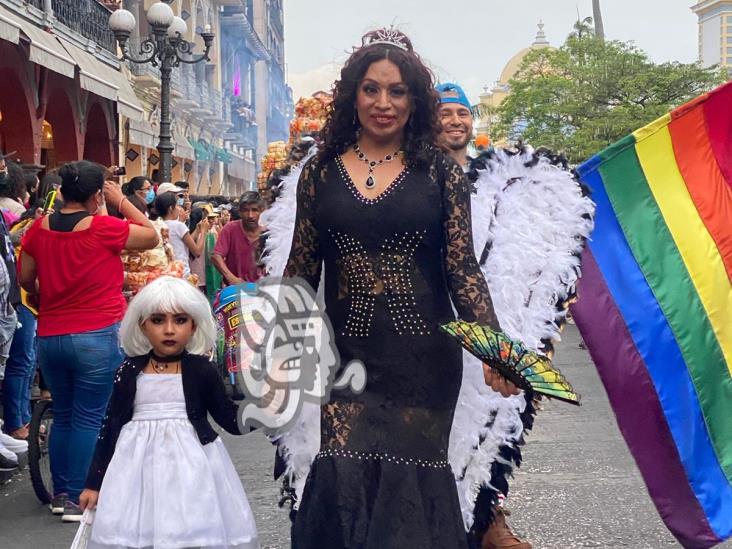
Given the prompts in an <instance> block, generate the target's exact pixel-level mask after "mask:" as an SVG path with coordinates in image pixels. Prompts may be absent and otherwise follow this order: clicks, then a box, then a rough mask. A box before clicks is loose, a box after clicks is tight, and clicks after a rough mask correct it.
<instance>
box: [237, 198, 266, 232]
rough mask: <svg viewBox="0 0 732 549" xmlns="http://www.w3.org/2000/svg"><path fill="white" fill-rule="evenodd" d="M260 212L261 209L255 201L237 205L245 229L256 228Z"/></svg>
mask: <svg viewBox="0 0 732 549" xmlns="http://www.w3.org/2000/svg"><path fill="white" fill-rule="evenodd" d="M261 213H262V210H261V208H260V207H259V204H256V203H249V204H248V203H244V204H242V205H241V206H240V207H239V216H240V217H241V221H242V223H244V226H245V227H246V228H247V229H256V228H257V227H258V226H259V215H260V214H261Z"/></svg>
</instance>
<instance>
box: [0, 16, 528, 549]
mask: <svg viewBox="0 0 732 549" xmlns="http://www.w3.org/2000/svg"><path fill="white" fill-rule="evenodd" d="M453 91H455V90H453V89H440V88H438V89H437V90H436V89H435V85H434V80H433V77H432V75H431V73H430V71H429V70H428V69H427V68H426V67H425V65H424V64H423V63H422V61H421V60H420V58H419V56H418V55H417V54H416V53H415V52H414V50H413V49H412V45H411V42H410V41H409V39H408V38H407V37H406V36H405V35H403V34H401V33H398V32H396V31H389V32H385V31H383V30H382V31H376V32H373V33H369V34H367V35H366V36H365V37H364V39H363V44H362V47H361V48H359V49H357V50H356V51H355V52H354V54H353V55H352V56H351V58H350V59H349V61H348V62H347V63H346V65H345V67H344V69H343V73H342V75H341V79H340V80H339V81H338V82H337V83H336V84H335V88H334V97H333V105H332V108H331V110H330V112H329V114H328V118H327V121H326V124H325V127H324V128H323V130H322V136H321V142H320V147H319V150H318V153H317V154H316V155H315V156H314V157H313V158H311V159H310V160H309V161H308V162H307V163H306V165H305V166H304V168H303V171H302V175H301V176H300V181H299V185H298V189H297V213H296V217H295V219H294V236H293V240H292V247H291V250H290V252H289V260H288V261H287V266H286V268H285V272H284V273H279V272H278V273H267V274H272V275H278V276H279V275H283V274H284V275H285V276H291V277H299V278H300V279H303V280H305V281H307V282H308V283H309V284H310V285H311V286H312V287H313V288H314V289H316V290H317V289H318V287H319V286H320V284H321V274H324V277H323V279H324V300H325V303H326V308H327V310H328V313H329V316H330V320H331V322H332V324H333V328H334V333H335V343H336V346H337V348H338V352H339V353H340V356H341V360H342V361H343V363H344V364H345V363H347V362H349V361H351V360H358V361H361V362H363V363H364V364H366V365H367V371H368V376H369V378H368V384H367V386H366V389H365V390H364V391H363V393H361V394H359V395H354V394H351V393H349V392H346V391H334V392H333V394H332V395H331V399H330V401H329V402H327V403H324V406H323V410H322V446H321V449H320V452H319V453H318V455H317V456H316V457H315V460H314V461H313V463H312V465H311V468H310V472H309V475H308V477H307V482H306V484H305V488H304V493H303V495H302V498H301V500H300V501H299V502H298V506H297V512H296V513H295V514H293V517H294V522H293V529H292V546H293V547H296V548H307V547H314V548H334V549H335V548H340V547H359V548H360V547H369V548H376V547H378V548H389V547H416V546H420V547H440V548H467V547H468V546H471V547H474V546H476V543H477V546H481V545H482V546H483V547H485V548H487V549H505V548H508V547H514V548H516V549H528V548H530V545H529V544H528V543H525V542H523V541H521V540H519V539H518V538H516V537H515V536H514V535H513V534H512V533H511V532H510V530H509V529H508V527H507V526H506V525H505V520H504V519H503V513H502V512H500V511H499V510H497V509H498V508H497V506H496V504H497V503H498V502H497V496H496V492H497V490H492V489H491V491H490V493H491V495H490V496H489V497H488V498H487V499H486V504H485V505H484V506H483V508H476V510H475V514H476V521H477V520H478V515H480V517H481V519H482V520H483V522H482V524H483V529H481V530H480V531H479V532H478V533H477V534H474V535H473V537H472V538H471V537H470V536H469V535H466V530H465V525H464V522H463V517H462V516H461V508H460V502H459V501H458V494H457V491H456V487H455V478H454V475H453V472H452V471H451V468H450V465H449V463H448V442H449V440H448V439H449V435H450V428H451V424H452V420H453V415H454V412H455V407H456V404H457V399H458V393H459V391H460V383H461V371H462V368H463V359H462V352H461V348H460V346H459V344H458V343H457V342H456V341H454V340H452V339H450V338H449V337H448V336H447V335H446V334H444V333H443V332H441V331H440V330H439V326H440V325H441V324H442V323H443V322H446V321H448V320H450V319H454V318H455V312H454V309H453V306H454V307H455V309H456V310H457V314H458V315H459V316H460V318H462V319H464V320H468V321H475V322H479V323H481V324H483V325H485V326H489V327H491V328H493V329H495V330H500V329H501V327H500V324H499V320H498V318H497V316H496V313H495V311H494V307H493V303H492V300H491V295H490V292H489V290H488V286H487V284H486V281H485V278H484V275H483V273H482V272H481V268H480V266H479V263H478V261H477V259H476V257H475V253H474V250H473V240H472V235H471V223H470V185H469V183H468V180H467V178H466V176H465V174H464V170H467V169H468V168H467V166H468V164H469V159H468V158H467V143H468V142H469V141H470V138H471V135H472V122H471V124H470V125H468V123H467V122H466V121H465V120H463V119H467V118H469V117H470V112H469V107H470V104H469V103H468V102H467V99H466V98H465V97H464V94H463V93H462V91H461V90H459V88H458V90H457V91H455V94H454V95H451V94H452V92H453ZM451 97H456V98H457V99H456V100H454V101H453V100H452V99H450V98H451ZM440 104H442V105H443V106H445V105H447V108H443V109H442V111H440V110H439V106H440ZM453 107H454V108H453ZM464 111H466V112H464ZM441 121H442V126H441V125H440V122H441ZM112 172H113V170H111V169H107V168H104V167H102V166H99V165H97V164H94V163H91V162H87V161H79V162H72V163H69V164H67V165H65V166H63V167H62V168H61V169H59V170H58V172H57V173H55V174H48V175H46V176H44V177H43V179H42V181H40V182H39V181H38V179H37V178H35V177H34V178H30V177H27V176H25V175H23V172H22V170H21V169H20V167H19V166H17V165H15V164H13V163H7V164H5V163H4V162H3V164H0V196H1V197H2V198H0V209H1V211H2V216H0V230H2V232H3V237H4V238H3V239H2V252H3V258H4V262H2V264H0V269H1V270H0V307H1V308H2V309H3V311H4V312H5V313H6V314H4V315H3V317H2V318H3V321H2V326H1V327H0V364H3V365H4V366H5V379H4V391H3V406H4V414H3V416H4V425H3V431H4V432H3V434H2V435H0V466H1V467H4V468H6V469H11V468H13V467H15V466H17V457H16V456H17V454H18V453H22V452H23V451H24V450H25V448H26V447H27V442H26V439H27V437H28V421H29V419H30V415H29V414H30V404H31V391H32V386H33V381H34V379H35V378H36V363H37V364H38V366H39V367H40V368H39V370H40V372H39V373H40V380H39V382H40V384H41V386H42V387H43V388H44V390H47V391H49V392H50V396H51V397H52V398H53V403H54V425H53V431H52V436H51V442H50V457H51V471H52V476H53V491H54V493H53V496H54V497H53V501H52V504H51V511H52V512H53V513H54V514H58V515H61V518H62V520H63V521H66V522H75V521H80V520H82V516H83V512H84V510H85V509H93V508H96V513H97V517H96V519H95V524H94V527H93V534H92V544H91V545H90V546H94V547H113V546H114V547H148V546H149V547H157V546H161V545H166V546H168V545H170V546H176V547H178V546H180V547H183V546H201V547H238V548H241V549H248V548H254V547H258V546H259V545H258V536H257V530H256V526H255V524H254V519H253V514H252V510H251V508H250V505H249V502H248V501H247V498H246V494H245V492H244V490H243V488H242V485H241V483H240V481H239V479H238V476H237V474H236V471H235V470H234V468H233V465H232V464H231V460H230V458H229V457H228V455H227V454H226V450H225V449H224V447H223V444H222V443H221V440H220V439H219V438H218V437H217V435H216V432H215V431H214V430H213V429H212V427H211V425H210V423H209V421H208V419H207V418H208V416H209V415H210V416H211V417H212V418H213V419H214V420H215V421H216V423H218V424H219V425H221V426H222V427H224V428H225V429H226V430H227V431H229V432H231V433H234V434H240V432H239V426H238V424H237V422H236V419H235V416H236V406H235V405H234V404H233V403H232V402H231V401H230V400H229V397H228V396H227V395H226V392H225V390H224V388H223V382H222V379H221V377H220V375H219V374H218V372H217V371H216V370H215V369H214V368H213V367H212V366H211V364H210V357H211V353H212V352H213V349H214V348H215V341H214V340H215V328H214V327H213V322H214V320H213V317H212V314H211V303H212V302H213V300H214V299H215V296H216V292H217V291H218V290H219V289H221V288H222V287H224V286H229V285H234V284H239V283H242V282H254V281H256V280H258V279H259V278H260V277H261V276H263V275H264V274H265V267H264V266H263V265H262V264H261V263H260V262H259V259H260V258H261V257H262V250H263V248H262V241H263V238H262V231H263V229H262V227H261V226H260V214H261V213H262V211H263V209H264V204H263V201H262V200H261V198H260V197H259V195H258V193H256V192H247V193H245V194H244V195H242V196H241V197H240V198H239V199H238V200H234V201H229V200H228V199H225V198H220V197H198V196H194V195H191V194H190V192H189V189H188V185H187V184H186V183H185V182H176V183H168V182H164V183H161V184H159V185H156V184H155V183H154V182H153V181H152V180H151V179H150V178H147V177H144V176H139V177H134V178H132V179H131V180H130V181H128V182H126V183H125V184H124V185H120V184H119V183H118V182H117V181H116V180H115V179H114V177H113V176H112ZM55 193H57V196H56V197H55V201H54V203H53V204H50V203H49V202H50V200H49V199H48V198H47V197H53V195H54V194H55ZM61 258H62V260H60V259H61ZM364 269H367V270H368V273H367V275H368V276H364V275H363V273H364ZM396 294H399V295H398V296H397V297H394V296H395V295H396ZM485 383H486V384H487V385H489V386H492V387H493V388H494V389H495V390H496V391H497V392H498V393H500V394H501V395H503V396H504V397H508V396H511V395H516V394H517V393H518V392H519V391H518V389H517V388H516V386H514V385H513V384H512V383H510V382H508V381H506V380H505V379H503V378H502V377H500V376H497V375H494V374H493V373H492V371H491V370H490V368H487V367H485ZM529 400H530V397H529ZM507 459H513V456H509V457H508V458H507ZM499 476H501V478H500V479H497V482H498V481H501V482H503V480H502V479H503V473H501V475H499ZM504 491H505V490H504ZM202 509H205V510H206V513H201V510H202ZM496 517H498V518H496ZM491 522H493V523H494V524H498V525H499V530H498V531H495V530H493V531H491V529H490V528H489V526H488V525H489V523H491ZM486 530H487V531H486Z"/></svg>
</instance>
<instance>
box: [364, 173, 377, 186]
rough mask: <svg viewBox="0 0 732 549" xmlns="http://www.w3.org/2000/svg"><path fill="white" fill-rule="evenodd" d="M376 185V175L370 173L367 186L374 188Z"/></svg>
mask: <svg viewBox="0 0 732 549" xmlns="http://www.w3.org/2000/svg"><path fill="white" fill-rule="evenodd" d="M374 187H376V181H374V176H373V175H369V177H368V179H367V180H366V188H367V189H373V188H374Z"/></svg>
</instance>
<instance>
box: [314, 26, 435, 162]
mask: <svg viewBox="0 0 732 549" xmlns="http://www.w3.org/2000/svg"><path fill="white" fill-rule="evenodd" d="M384 32H385V29H379V30H375V31H371V32H369V33H366V34H365V35H364V36H363V38H362V39H361V41H362V44H364V45H363V46H362V47H361V48H359V49H357V50H356V51H355V52H353V54H352V55H351V57H349V58H348V61H346V64H345V65H344V66H343V69H342V70H341V78H340V80H337V81H336V83H335V84H334V85H333V103H331V106H330V110H329V112H328V116H327V119H326V122H325V126H324V127H323V146H322V148H321V152H320V154H319V156H318V163H319V165H320V166H321V167H323V166H324V165H325V164H326V162H328V161H329V160H331V159H333V158H335V157H336V156H338V155H340V154H343V153H344V152H345V151H346V150H347V149H348V147H350V146H351V145H353V143H355V142H356V138H357V132H358V129H359V127H360V124H359V122H358V116H357V113H356V94H357V92H358V86H359V85H360V84H361V80H362V79H363V77H364V75H365V74H366V71H367V70H368V68H369V67H370V66H371V64H372V63H375V62H377V61H381V60H383V59H387V60H389V61H391V62H392V63H394V64H395V65H396V66H397V67H399V72H400V73H401V76H402V80H403V81H404V83H405V84H406V85H407V89H408V90H409V97H410V101H411V103H412V111H413V112H412V115H411V117H410V119H409V122H408V123H407V127H406V128H405V131H404V143H403V146H402V149H403V150H404V157H405V160H406V163H407V164H408V165H412V166H421V167H426V166H428V165H429V164H430V161H431V160H432V156H433V154H434V151H435V146H434V143H435V142H436V139H437V134H438V133H439V126H438V120H437V106H438V104H439V101H440V98H439V96H438V95H437V92H436V91H435V86H434V77H433V75H432V71H430V69H428V68H427V67H426V66H425V65H424V63H423V62H422V60H421V59H420V57H419V55H417V53H416V52H415V51H414V49H413V48H412V42H411V40H409V38H408V37H407V36H406V35H405V34H403V33H401V32H399V31H390V32H392V33H395V35H396V37H397V39H398V40H399V41H401V43H402V44H404V45H405V46H406V48H407V49H406V50H404V49H402V48H400V47H398V46H396V45H392V44H384V43H378V44H371V42H372V41H373V40H378V38H379V35H383V33H384Z"/></svg>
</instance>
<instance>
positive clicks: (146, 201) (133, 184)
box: [122, 175, 155, 213]
mask: <svg viewBox="0 0 732 549" xmlns="http://www.w3.org/2000/svg"><path fill="white" fill-rule="evenodd" d="M122 192H123V193H125V196H126V197H127V198H128V199H129V201H130V202H132V204H134V205H135V207H136V208H137V209H138V210H140V211H141V212H145V213H147V208H148V206H150V204H152V203H153V200H155V190H154V189H153V186H152V183H151V182H150V179H149V178H148V177H145V176H144V175H138V176H137V177H133V178H132V179H130V180H129V182H128V183H126V184H124V185H122Z"/></svg>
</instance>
